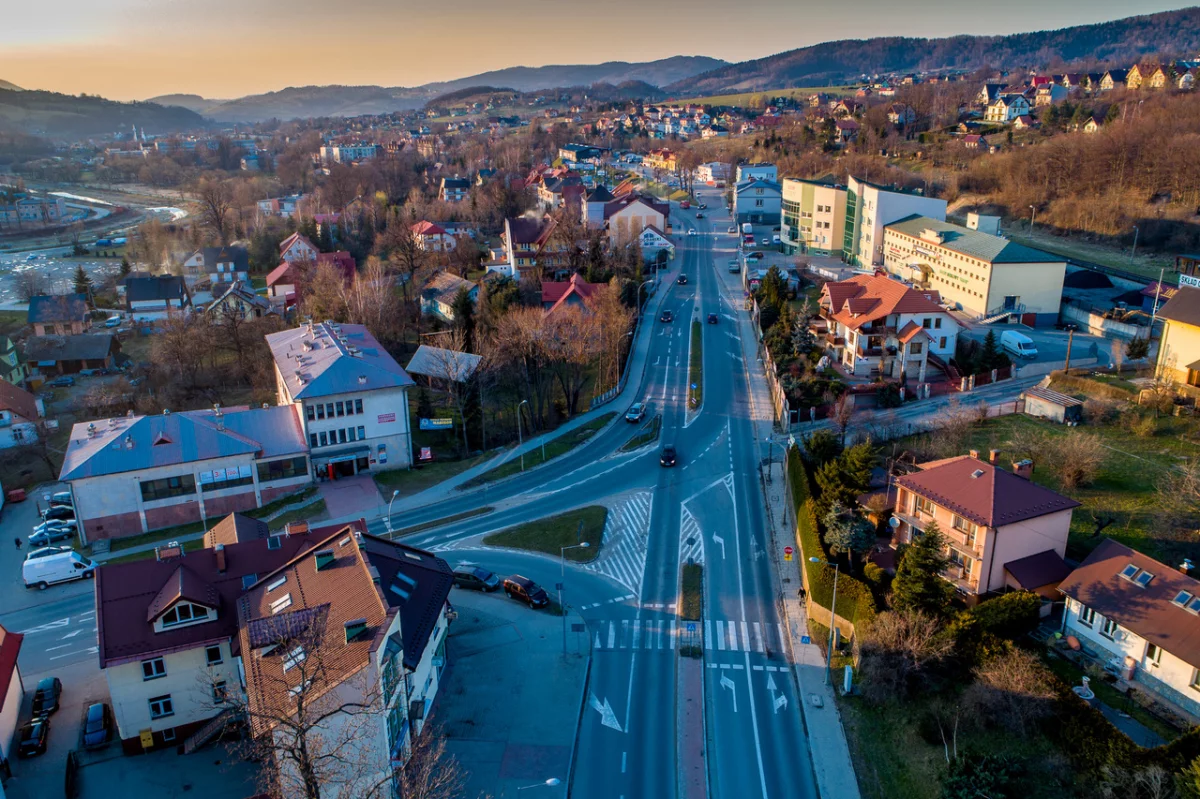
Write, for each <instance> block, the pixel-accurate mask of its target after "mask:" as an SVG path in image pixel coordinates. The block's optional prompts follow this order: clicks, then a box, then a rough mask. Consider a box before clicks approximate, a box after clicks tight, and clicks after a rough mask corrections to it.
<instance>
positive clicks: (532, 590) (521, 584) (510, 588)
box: [504, 574, 550, 608]
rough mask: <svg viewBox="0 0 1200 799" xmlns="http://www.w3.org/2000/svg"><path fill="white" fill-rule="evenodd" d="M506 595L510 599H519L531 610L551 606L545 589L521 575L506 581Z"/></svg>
mask: <svg viewBox="0 0 1200 799" xmlns="http://www.w3.org/2000/svg"><path fill="white" fill-rule="evenodd" d="M504 593H505V594H507V595H508V598H509V599H518V600H520V601H521V602H524V603H525V604H526V605H528V606H529V607H531V608H544V607H546V606H547V605H549V604H550V597H549V596H548V595H547V594H546V589H545V588H542V587H541V586H540V585H538V584H537V583H535V582H534V581H533V580H530V579H529V578H528V577H522V576H521V575H519V574H514V575H513V576H512V577H509V578H508V579H507V580H505V581H504Z"/></svg>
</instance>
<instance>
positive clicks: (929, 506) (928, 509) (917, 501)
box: [913, 497, 934, 516]
mask: <svg viewBox="0 0 1200 799" xmlns="http://www.w3.org/2000/svg"><path fill="white" fill-rule="evenodd" d="M933 508H934V505H933V502H931V501H930V500H928V499H925V497H914V502H913V509H914V511H915V512H917V513H924V514H925V515H926V516H932V515H933Z"/></svg>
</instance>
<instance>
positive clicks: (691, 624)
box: [687, 621, 696, 633]
mask: <svg viewBox="0 0 1200 799" xmlns="http://www.w3.org/2000/svg"><path fill="white" fill-rule="evenodd" d="M687 631H688V632H689V633H694V632H696V622H694V621H689V622H688V626H687Z"/></svg>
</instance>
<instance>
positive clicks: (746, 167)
mask: <svg viewBox="0 0 1200 799" xmlns="http://www.w3.org/2000/svg"><path fill="white" fill-rule="evenodd" d="M748 180H763V181H766V182H768V183H775V182H777V181H778V180H779V169H778V167H776V166H775V165H774V164H768V163H766V162H762V163H757V164H741V165H740V166H738V168H737V170H736V171H735V172H734V183H745V182H746V181H748Z"/></svg>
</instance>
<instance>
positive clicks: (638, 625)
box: [630, 619, 642, 649]
mask: <svg viewBox="0 0 1200 799" xmlns="http://www.w3.org/2000/svg"><path fill="white" fill-rule="evenodd" d="M641 642H642V622H641V620H640V619H634V620H633V643H632V644H631V645H630V648H632V649H637V648H638V646H639V645H640V644H641Z"/></svg>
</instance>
